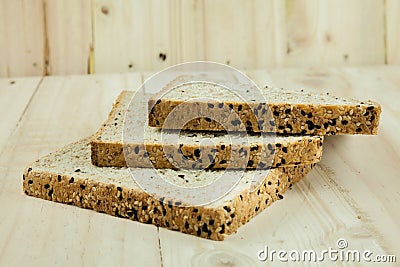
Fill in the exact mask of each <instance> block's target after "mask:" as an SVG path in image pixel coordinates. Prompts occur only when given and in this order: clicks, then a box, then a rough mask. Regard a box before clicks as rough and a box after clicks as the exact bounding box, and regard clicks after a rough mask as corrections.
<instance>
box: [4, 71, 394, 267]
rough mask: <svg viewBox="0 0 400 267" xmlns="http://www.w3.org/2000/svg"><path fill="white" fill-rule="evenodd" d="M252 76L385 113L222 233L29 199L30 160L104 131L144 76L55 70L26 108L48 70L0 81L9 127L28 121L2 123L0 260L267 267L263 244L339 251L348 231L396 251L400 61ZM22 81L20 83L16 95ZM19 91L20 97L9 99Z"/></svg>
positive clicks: (354, 239) (379, 249)
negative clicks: (279, 196) (374, 127)
mask: <svg viewBox="0 0 400 267" xmlns="http://www.w3.org/2000/svg"><path fill="white" fill-rule="evenodd" d="M247 74H248V75H249V76H250V77H251V78H252V79H254V80H255V81H256V82H257V83H259V84H260V85H264V84H265V83H268V84H270V85H273V86H279V87H287V88H291V89H295V90H298V89H300V88H304V89H307V90H313V91H317V92H326V91H329V92H331V94H337V95H340V96H349V97H356V98H365V99H373V100H377V101H378V102H379V103H380V104H382V107H383V112H382V117H381V125H380V131H379V134H378V135H377V136H331V137H328V138H327V139H326V141H325V143H324V155H323V158H322V162H321V163H319V164H318V165H317V166H316V167H315V168H314V169H313V170H312V171H311V173H310V174H309V175H308V176H307V177H306V178H305V179H304V180H303V181H301V182H300V183H298V184H297V185H295V186H294V187H293V189H292V190H290V191H288V192H287V193H286V194H285V195H284V199H283V200H281V201H278V202H277V203H274V204H273V205H272V206H271V207H269V208H267V209H266V210H265V211H264V212H262V213H261V214H260V215H258V216H256V218H254V219H253V220H251V221H250V222H249V223H248V224H247V225H245V226H243V227H242V228H241V229H239V231H238V233H237V234H234V235H231V236H229V237H227V238H226V240H225V241H223V242H216V241H210V240H204V239H200V238H197V237H194V236H188V235H185V234H181V233H178V232H173V231H169V230H164V229H161V228H160V229H158V230H157V228H156V227H154V226H151V225H143V224H139V223H135V222H131V221H126V220H123V219H119V218H114V217H111V216H107V215H103V214H98V213H95V212H92V211H88V210H83V209H79V208H76V207H71V206H66V205H61V204H56V203H52V202H48V201H42V200H39V199H34V198H29V197H26V196H25V195H23V193H22V191H21V178H20V176H21V174H22V172H23V169H24V167H25V166H26V164H27V163H29V162H30V161H32V160H34V159H35V158H37V157H39V156H42V155H44V154H46V153H48V152H50V151H52V150H54V149H56V148H58V147H61V146H62V145H64V144H66V143H69V142H70V141H73V140H76V139H79V138H81V137H83V136H87V135H89V134H91V133H93V132H94V131H96V130H97V128H98V127H99V125H100V124H101V122H102V121H103V120H105V118H106V115H107V113H108V112H109V109H110V107H111V103H112V102H113V101H114V99H115V97H116V96H117V94H118V93H119V92H120V91H121V90H122V89H126V88H128V89H129V88H131V89H136V88H138V87H139V85H140V83H141V81H142V78H141V75H140V74H137V73H134V74H115V75H94V76H68V77H46V78H44V79H43V81H42V82H41V84H40V87H39V88H38V90H37V92H36V93H35V95H34V97H33V99H32V100H31V101H30V104H29V106H28V108H27V109H26V111H25V112H23V111H22V110H23V108H22V107H23V106H24V105H25V104H24V103H26V102H27V99H28V97H27V96H25V94H22V93H18V92H19V91H24V92H27V95H29V93H28V92H31V91H32V88H34V85H35V84H37V83H38V82H39V81H40V78H38V79H37V80H35V79H32V78H27V79H25V78H24V79H16V80H15V83H14V84H13V85H11V84H10V81H11V80H10V79H2V80H0V88H2V89H1V90H0V100H2V99H5V101H4V102H1V104H2V105H1V108H2V109H3V110H9V111H10V112H11V111H12V113H9V114H10V119H6V122H7V124H9V125H14V126H15V125H16V123H15V122H16V121H18V119H16V118H13V117H18V116H21V114H24V115H23V117H22V119H21V120H20V122H19V123H18V126H17V128H16V129H15V130H14V131H13V134H12V135H8V137H7V135H4V134H3V133H4V132H5V131H2V132H0V134H1V135H2V137H3V136H5V143H4V144H5V145H4V149H3V151H4V152H3V154H2V155H0V175H1V177H2V182H1V183H0V210H1V212H0V241H1V242H0V265H5V266H15V265H26V264H27V263H28V264H29V265H50V264H55V265H56V264H58V265H60V264H64V265H129V266H130V265H139V266H143V265H148V266H160V265H162V266H188V265H192V266H258V265H259V266H265V265H266V264H268V263H269V262H260V261H258V260H257V252H258V251H259V250H261V249H263V248H264V247H265V246H266V245H267V246H268V247H269V248H270V249H277V250H279V249H285V250H288V251H290V250H293V249H298V250H304V249H315V250H316V251H321V250H323V249H327V248H329V247H332V248H336V247H337V246H336V242H337V240H338V239H339V238H345V239H346V240H347V242H348V244H349V249H359V250H365V249H368V250H371V251H372V252H373V253H374V255H376V254H396V255H397V256H398V255H399V253H400V245H399V243H398V240H397V239H398V236H400V225H399V221H400V217H399V213H398V208H397V206H398V203H399V201H400V199H399V196H400V191H399V188H400V186H399V185H400V184H399V180H398V173H399V172H400V167H399V164H398V162H400V154H399V152H398V149H397V148H398V147H400V140H399V138H398V136H397V135H396V133H397V132H399V131H400V128H399V124H398V121H399V119H400V110H399V107H398V104H397V99H400V90H399V89H398V88H399V87H400V67H397V66H392V67H387V66H377V67H362V68H307V69H295V68H291V69H279V70H270V71H266V70H255V71H249V72H248V73H247ZM148 76H149V74H148V73H146V74H144V75H143V77H144V78H145V77H148ZM12 86H21V87H20V88H18V89H19V90H18V92H17V91H14V90H12V88H13V87H12ZM3 88H5V89H3ZM383 91H384V92H385V93H382V92H383ZM11 93H12V94H14V95H12V94H11ZM10 95H11V96H12V98H13V99H16V100H18V101H20V103H15V102H12V101H9V99H11V97H10ZM7 99H8V100H7ZM3 105H4V106H3ZM13 106H15V109H14V107H13ZM14 110H15V111H14ZM21 112H22V113H21ZM13 114H15V115H13ZM7 127H8V126H7ZM21 251H24V253H23V254H21Z"/></svg>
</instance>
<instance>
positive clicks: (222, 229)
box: [219, 224, 225, 234]
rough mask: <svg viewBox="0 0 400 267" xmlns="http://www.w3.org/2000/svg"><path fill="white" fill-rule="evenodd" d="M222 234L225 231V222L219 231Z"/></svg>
mask: <svg viewBox="0 0 400 267" xmlns="http://www.w3.org/2000/svg"><path fill="white" fill-rule="evenodd" d="M219 233H220V234H223V233H225V224H222V225H221V231H219Z"/></svg>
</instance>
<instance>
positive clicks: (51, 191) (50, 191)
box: [48, 189, 53, 198]
mask: <svg viewBox="0 0 400 267" xmlns="http://www.w3.org/2000/svg"><path fill="white" fill-rule="evenodd" d="M48 196H49V197H51V198H52V197H53V189H50V190H49V194H48Z"/></svg>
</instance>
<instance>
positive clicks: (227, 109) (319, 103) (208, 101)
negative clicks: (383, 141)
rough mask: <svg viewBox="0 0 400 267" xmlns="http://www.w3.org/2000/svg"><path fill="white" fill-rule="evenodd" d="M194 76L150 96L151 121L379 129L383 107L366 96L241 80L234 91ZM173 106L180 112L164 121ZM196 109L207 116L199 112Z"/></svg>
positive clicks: (292, 130)
mask: <svg viewBox="0 0 400 267" xmlns="http://www.w3.org/2000/svg"><path fill="white" fill-rule="evenodd" d="M195 80H196V78H195V77H191V76H180V77H178V78H177V79H175V80H173V81H172V82H171V83H170V84H168V85H167V86H166V87H165V88H163V89H162V90H161V91H160V92H159V93H157V94H155V95H154V96H153V97H151V98H150V99H149V103H148V109H149V125H150V126H152V127H163V128H169V129H177V128H182V127H181V125H182V123H181V121H182V120H186V118H193V119H192V120H191V121H190V122H188V123H186V124H185V125H184V127H183V128H182V129H187V130H205V131H223V130H224V128H223V126H222V124H221V123H215V121H218V122H223V125H224V127H225V129H227V130H231V131H246V130H247V131H252V132H278V133H289V134H315V135H337V134H366V135H375V134H377V133H378V125H379V119H380V114H381V106H380V105H379V104H378V103H376V102H373V101H370V100H368V101H359V100H353V99H350V98H344V97H335V96H331V95H329V94H328V93H327V94H312V93H307V92H303V91H289V90H284V89H281V88H268V87H265V88H260V89H259V90H258V89H257V88H256V87H249V86H244V85H243V86H236V85H234V86H235V90H236V91H232V90H226V89H225V88H224V87H222V86H220V85H218V84H212V83H207V82H204V81H202V82H201V81H200V82H193V81H195ZM228 89H229V88H228ZM177 106H179V112H175V113H174V115H173V119H172V120H169V121H168V123H166V120H167V117H168V116H169V115H170V114H171V113H172V112H173V110H174V109H175V108H176V107H177ZM199 110H201V111H206V112H207V114H208V115H207V116H199V114H198V113H199ZM267 111H269V112H267ZM209 118H212V119H213V120H210V119H209ZM238 118H240V119H238Z"/></svg>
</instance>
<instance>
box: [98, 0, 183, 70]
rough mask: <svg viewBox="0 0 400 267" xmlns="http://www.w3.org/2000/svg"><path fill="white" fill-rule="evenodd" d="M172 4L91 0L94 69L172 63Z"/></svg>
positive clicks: (145, 67)
mask: <svg viewBox="0 0 400 267" xmlns="http://www.w3.org/2000/svg"><path fill="white" fill-rule="evenodd" d="M175 4H176V3H175V1H163V0H154V1H146V0H140V1H128V0H120V1H112V0H94V1H93V23H94V25H93V27H94V40H95V46H94V56H95V71H96V73H105V72H125V71H134V70H140V71H146V70H160V69H162V68H164V67H167V66H169V65H171V64H175V63H176V62H177V59H176V51H175V50H174V49H178V47H177V46H176V43H177V42H176V40H175V38H176V29H177V25H175V23H176V20H177V15H176V14H175V12H176V10H177V8H176V7H175ZM144 25H145V27H144Z"/></svg>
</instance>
